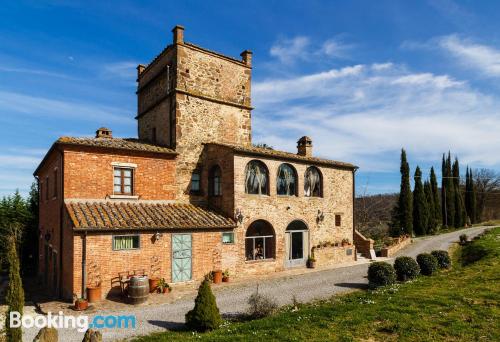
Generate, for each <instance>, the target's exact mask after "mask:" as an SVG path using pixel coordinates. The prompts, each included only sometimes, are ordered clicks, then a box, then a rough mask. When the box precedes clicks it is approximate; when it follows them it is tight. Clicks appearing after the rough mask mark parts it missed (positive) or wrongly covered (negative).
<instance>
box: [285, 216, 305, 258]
mask: <svg viewBox="0 0 500 342" xmlns="http://www.w3.org/2000/svg"><path fill="white" fill-rule="evenodd" d="M285 251H286V256H285V265H286V266H287V267H293V266H303V265H305V264H306V261H307V257H308V256H309V229H308V228H307V225H306V224H305V223H304V222H302V221H300V220H295V221H292V222H291V223H290V224H289V225H288V227H287V228H286V233H285Z"/></svg>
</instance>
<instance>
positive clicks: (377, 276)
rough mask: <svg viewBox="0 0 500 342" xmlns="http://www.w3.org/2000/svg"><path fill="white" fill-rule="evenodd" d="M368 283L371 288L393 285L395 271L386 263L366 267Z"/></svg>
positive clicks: (379, 262)
mask: <svg viewBox="0 0 500 342" xmlns="http://www.w3.org/2000/svg"><path fill="white" fill-rule="evenodd" d="M368 282H369V284H370V287H372V288H376V287H379V286H386V285H391V284H394V283H395V282H396V271H395V270H394V267H392V265H391V264H389V263H387V262H383V261H378V262H374V263H372V264H371V265H370V267H368Z"/></svg>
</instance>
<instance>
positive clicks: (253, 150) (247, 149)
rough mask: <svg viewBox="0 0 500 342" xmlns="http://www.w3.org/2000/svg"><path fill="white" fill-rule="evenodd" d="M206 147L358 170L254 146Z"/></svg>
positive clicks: (350, 166) (355, 167)
mask: <svg viewBox="0 0 500 342" xmlns="http://www.w3.org/2000/svg"><path fill="white" fill-rule="evenodd" d="M206 145H215V146H223V147H227V148H230V149H232V150H233V151H235V152H237V153H241V154H248V155H254V156H263V157H271V158H277V159H284V160H294V161H299V162H307V163H311V164H323V165H329V166H336V167H341V168H348V169H357V168H358V167H357V166H356V165H354V164H350V163H345V162H340V161H336V160H330V159H323V158H317V157H306V156H301V155H298V154H294V153H290V152H285V151H279V150H273V149H270V148H263V147H255V146H240V145H230V144H221V143H208V144H206Z"/></svg>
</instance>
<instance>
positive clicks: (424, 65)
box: [0, 0, 500, 195]
mask: <svg viewBox="0 0 500 342" xmlns="http://www.w3.org/2000/svg"><path fill="white" fill-rule="evenodd" d="M499 13H500V3H499V2H497V1H481V2H477V1H472V0H471V1H460V2H459V1H456V2H454V1H451V0H435V1H429V2H426V1H380V0H379V1H307V2H304V1H255V2H252V1H246V2H241V1H239V2H236V1H218V2H216V1H176V2H173V1H148V2H146V1H136V2H133V1H116V2H114V1H11V2H5V3H3V4H2V6H1V7H0V17H1V20H0V133H1V136H2V139H1V140H0V148H1V152H0V162H1V165H2V166H1V167H0V195H6V194H9V193H12V192H13V191H14V190H15V189H16V188H18V189H20V191H21V192H23V193H26V192H27V190H28V189H29V185H30V184H31V182H32V179H33V178H32V172H33V170H34V168H35V167H36V166H37V165H38V163H39V162H40V160H41V158H42V157H43V155H44V153H45V152H46V151H47V149H48V148H49V147H50V146H51V144H52V142H53V141H54V140H55V139H57V138H58V137H59V136H62V135H74V136H88V135H92V134H93V133H94V131H95V129H96V128H98V127H100V126H107V127H110V128H111V129H112V130H113V134H114V135H115V136H119V137H134V136H136V134H137V130H136V123H135V120H134V116H135V114H136V98H135V74H136V72H135V67H136V65H137V64H138V63H144V64H147V63H148V62H149V61H151V60H152V58H153V57H154V56H156V55H157V54H158V53H159V52H160V51H161V50H162V49H163V48H164V47H165V46H166V45H167V44H169V43H170V42H171V39H172V38H171V32H170V30H171V28H172V27H173V26H174V25H176V24H182V25H184V26H185V28H186V31H185V40H186V41H190V42H193V43H196V44H198V45H201V46H204V47H207V48H209V49H212V50H216V51H219V52H221V53H224V54H227V55H230V56H235V57H238V56H239V54H240V52H241V51H243V50H244V49H250V50H252V51H253V52H254V59H253V66H254V68H253V85H252V93H253V97H252V98H253V105H254V106H255V110H254V111H253V134H254V142H266V143H268V144H270V145H272V146H274V147H275V148H279V149H284V150H288V151H295V150H296V147H295V145H296V141H297V139H298V138H299V137H300V136H302V135H308V136H310V137H312V139H313V143H314V153H315V154H316V155H318V156H322V157H327V158H332V159H338V160H343V161H349V162H353V163H355V164H357V165H359V166H360V167H361V168H360V171H359V174H358V179H357V185H358V188H357V191H358V193H364V192H367V193H385V192H394V191H397V190H398V187H399V150H400V149H401V147H405V148H406V149H407V151H408V155H409V160H410V163H411V167H412V170H414V168H415V166H416V165H417V164H418V165H420V166H421V167H422V169H423V172H424V175H425V174H426V173H428V171H429V168H430V166H431V165H434V166H436V167H437V168H438V170H439V168H440V158H441V153H442V152H445V151H448V150H451V151H452V153H454V154H456V155H457V156H458V157H459V159H460V160H461V162H462V164H463V165H465V164H469V165H471V166H473V167H488V168H493V169H497V170H498V169H500V153H499V147H500V134H499V133H498V132H499V131H500V93H499V90H500V83H499V82H498V81H499V79H500V20H499V19H500V18H499V16H500V14H499ZM439 173H440V172H438V174H439Z"/></svg>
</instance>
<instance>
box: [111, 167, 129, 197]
mask: <svg viewBox="0 0 500 342" xmlns="http://www.w3.org/2000/svg"><path fill="white" fill-rule="evenodd" d="M113 179H114V184H113V192H114V193H115V194H117V195H132V194H133V170H132V169H129V168H122V167H115V168H114V170H113Z"/></svg>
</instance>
